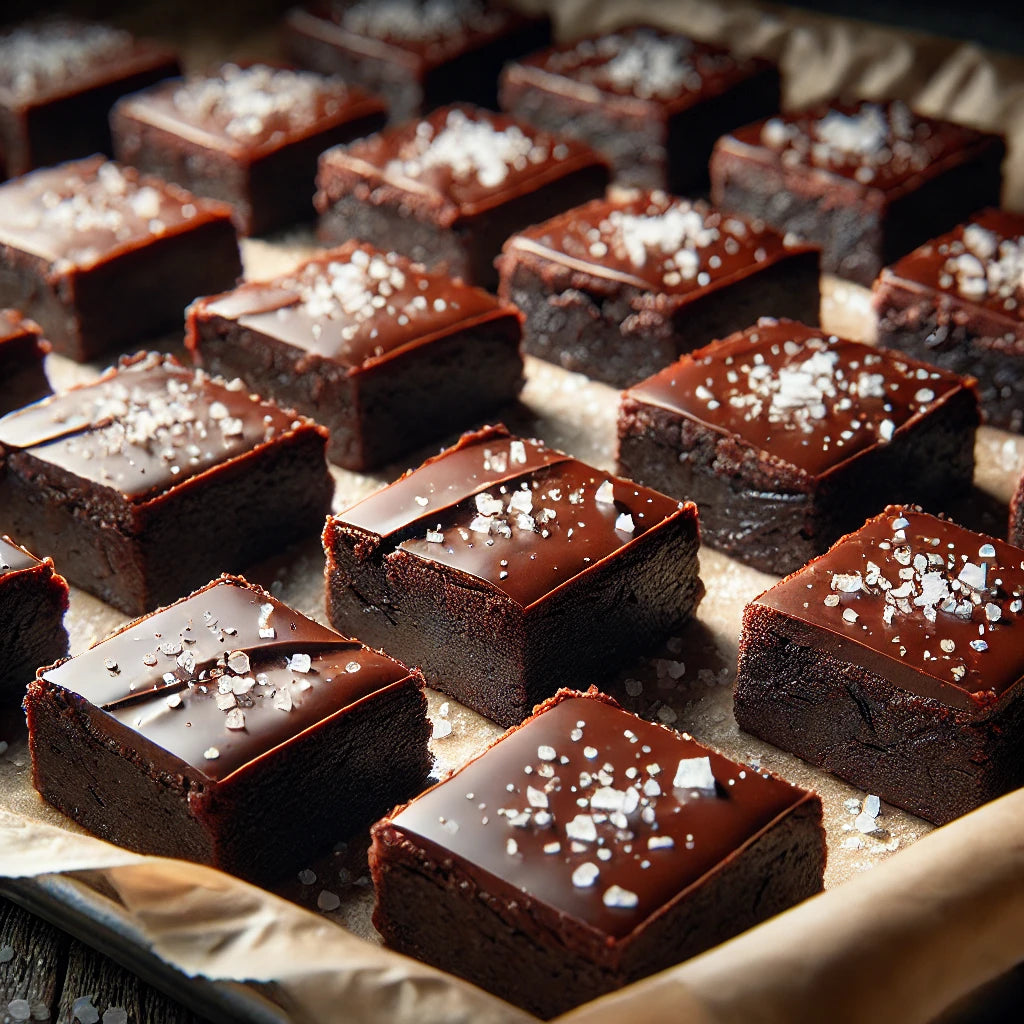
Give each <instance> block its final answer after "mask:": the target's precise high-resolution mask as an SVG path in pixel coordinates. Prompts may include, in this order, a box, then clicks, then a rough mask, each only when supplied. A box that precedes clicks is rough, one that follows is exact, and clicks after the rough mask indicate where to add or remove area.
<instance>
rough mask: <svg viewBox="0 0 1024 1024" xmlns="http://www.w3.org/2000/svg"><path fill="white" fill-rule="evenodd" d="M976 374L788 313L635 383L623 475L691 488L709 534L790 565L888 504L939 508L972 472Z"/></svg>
mask: <svg viewBox="0 0 1024 1024" xmlns="http://www.w3.org/2000/svg"><path fill="white" fill-rule="evenodd" d="M977 426H978V399H977V395H976V393H975V391H974V387H973V384H972V382H969V381H965V380H963V379H962V378H960V377H957V376H956V375H955V374H952V373H949V372H947V371H945V370H939V369H936V368H935V367H933V366H928V365H926V364H925V363H919V362H917V361H916V360H913V359H908V358H904V357H902V356H900V355H898V354H895V353H891V352H884V351H879V350H878V349H876V348H874V347H872V346H869V345H861V344H859V343H858V342H855V341H847V340H846V339H844V338H837V337H835V336H834V335H828V334H824V333H823V332H822V331H820V330H816V329H815V328H813V327H807V326H805V325H804V324H799V323H794V322H793V321H791V320H761V321H759V322H758V324H757V326H755V327H749V328H747V330H745V331H741V332H740V333H738V334H734V335H732V336H731V337H729V338H726V339H725V340H724V341H716V342H713V343H712V344H710V345H708V346H707V347H706V348H702V349H699V350H698V351H696V352H693V353H691V354H690V355H687V356H683V358H682V359H680V360H679V362H677V363H673V364H672V365H671V366H669V367H667V368H666V369H664V370H662V371H661V373H659V374H656V375H655V376H654V377H650V378H648V379H647V380H645V381H642V382H641V383H640V384H637V385H636V386H635V387H632V388H630V389H629V390H628V391H625V392H623V394H622V398H621V404H620V407H619V421H618V435H619V452H618V465H617V467H616V469H617V472H619V473H621V474H622V475H623V476H627V477H629V478H630V479H631V480H636V481H638V482H640V483H643V484H646V485H647V486H648V487H657V488H658V489H659V490H662V491H664V492H665V493H666V494H671V495H673V496H674V497H676V498H690V499H692V500H693V501H695V502H696V503H697V507H698V508H699V509H700V526H701V539H702V540H703V541H704V542H705V543H707V544H710V545H711V546H712V547H715V548H719V549H720V550H722V551H724V552H726V553H727V554H729V555H731V556H732V557H734V558H738V559H739V560H740V561H741V562H745V563H746V564H747V565H751V566H753V567H754V568H755V569H760V570H762V571H763V572H772V573H777V574H779V575H785V574H786V573H790V572H793V571H795V570H796V569H798V568H800V566H802V565H803V564H804V563H805V562H807V561H809V560H810V559H811V558H813V557H814V556H815V555H820V554H821V553H822V552H823V551H825V549H826V548H828V547H829V545H831V544H833V543H834V542H835V541H837V540H838V539H839V538H840V537H841V536H842V535H843V534H844V533H849V532H850V531H851V530H853V529H856V528H857V526H859V525H860V524H861V523H863V522H864V520H865V519H867V518H868V516H870V515H871V514H872V513H874V512H876V511H877V510H878V509H879V508H882V507H883V506H885V505H886V504H888V503H890V502H896V501H913V502H917V503H920V504H925V505H933V506H934V507H935V509H936V510H937V511H939V510H941V509H942V508H943V507H944V506H945V505H946V504H947V503H948V500H949V497H950V495H956V494H960V493H962V492H964V491H966V490H968V489H969V488H970V486H971V480H972V478H973V475H974V433H975V429H976V428H977Z"/></svg>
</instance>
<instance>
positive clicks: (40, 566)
mask: <svg viewBox="0 0 1024 1024" xmlns="http://www.w3.org/2000/svg"><path fill="white" fill-rule="evenodd" d="M67 610H68V585H67V581H66V580H65V579H64V577H63V576H60V575H59V574H58V573H56V572H54V569H53V562H51V561H50V559H48V558H46V559H42V558H36V556H35V555H33V554H32V553H31V552H29V551H26V550H25V549H24V548H23V547H21V546H20V545H19V544H15V543H14V541H12V540H11V538H10V537H0V711H4V710H7V709H9V708H14V707H17V706H18V705H19V704H20V703H21V701H22V699H23V698H24V696H25V689H26V687H27V686H28V684H29V683H30V682H31V681H32V679H33V677H34V676H35V674H36V669H37V668H38V667H39V666H40V665H48V664H50V662H52V661H56V660H57V659H58V658H63V657H64V656H65V655H66V654H67V653H68V634H67V631H66V630H65V629H64V613H65V612H66V611H67Z"/></svg>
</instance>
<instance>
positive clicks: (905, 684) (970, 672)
mask: <svg viewBox="0 0 1024 1024" xmlns="http://www.w3.org/2000/svg"><path fill="white" fill-rule="evenodd" d="M1022 609H1024V550H1021V549H1020V548H1015V547H1011V546H1010V545H1009V544H1006V543H1005V542H1003V541H1000V540H995V539H994V538H991V537H986V536H985V535H984V534H978V533H973V532H971V531H970V530H965V529H964V528H962V527H960V526H957V525H956V524H955V523H951V522H949V521H947V520H944V519H937V518H935V517H934V516H930V515H927V514H925V513H923V512H920V511H918V510H916V509H913V508H907V507H901V506H890V507H889V508H887V509H886V510H885V512H883V513H882V514H881V515H879V516H877V517H875V518H874V519H870V520H868V522H867V523H865V524H864V526H862V527H861V529H859V530H857V531H856V533H852V534H850V535H849V536H847V537H844V538H843V539H842V540H840V541H839V542H838V543H837V544H835V545H834V546H833V547H832V548H831V549H830V550H829V551H828V552H827V553H826V554H824V555H822V556H821V557H820V558H817V559H815V560H814V561H813V562H811V563H810V564H809V565H807V566H806V567H804V568H803V569H801V570H799V571H798V572H795V573H794V574H793V575H792V576H789V577H787V578H786V579H784V580H782V582H781V583H778V584H776V585H775V586H774V587H772V588H771V589H770V590H766V591H765V592H764V593H763V594H762V595H761V596H760V597H758V598H756V599H755V600H754V601H752V602H751V603H750V604H749V605H748V606H747V608H746V611H745V612H744V616H743V632H742V635H741V637H740V657H739V673H738V676H737V679H736V692H735V710H736V721H737V722H738V723H739V725H740V728H741V729H745V730H746V731H747V732H750V733H753V734H754V735H755V736H760V737H761V738H762V739H765V740H767V741H768V742H769V743H774V744H775V745H776V746H777V747H781V748H782V749H783V750H789V751H791V752H792V753H794V754H796V755H797V756H798V757H801V758H803V759H804V760H805V761H809V762H810V763H811V764H814V765H817V766H818V767H819V768H824V769H826V770H827V771H830V772H833V773H834V774H836V775H838V776H839V777H840V778H843V779H846V780H847V781H848V782H850V783H852V784H853V785H854V786H857V787H858V788H860V789H865V790H868V791H869V792H871V793H877V794H878V795H879V796H880V797H881V798H882V799H883V800H886V801H888V802H889V803H892V804H895V805H896V806H897V807H903V808H905V809H906V810H908V811H911V812H912V813H913V814H918V815H920V816H921V817H922V818H926V819H927V820H928V821H932V822H934V823H935V824H937V825H941V824H944V823H945V822H947V821H951V820H952V819H953V818H956V817H958V816H959V815H961V814H966V813H967V812H968V811H970V810H973V809H974V808H975V807H977V806H978V805H979V804H982V803H985V802H986V801H987V800H991V799H993V798H994V797H997V796H999V795H1001V794H1002V793H1005V792H1007V791H1008V790H1011V789H1015V788H1017V787H1018V786H1020V785H1022V784H1024V700H1021V681H1022V679H1024V645H1022V644H1021V642H1020V637H1021V631H1022V630H1024V620H1022V617H1021V613H1022Z"/></svg>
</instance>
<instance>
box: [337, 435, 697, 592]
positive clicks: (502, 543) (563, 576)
mask: <svg viewBox="0 0 1024 1024" xmlns="http://www.w3.org/2000/svg"><path fill="white" fill-rule="evenodd" d="M681 508H682V509H685V510H688V511H689V514H691V515H695V514H696V512H695V509H694V507H693V505H692V504H688V505H686V506H681V505H680V504H679V503H678V502H676V501H674V500H673V499H671V498H668V497H666V496H665V495H663V494H659V493H658V492H657V491H652V490H649V489H648V488H646V487H641V486H640V485H638V484H634V483H632V482H630V481H627V480H622V479H619V478H617V477H611V476H609V475H608V474H605V473H601V472H599V471H598V470H596V469H594V468H592V467H591V466H587V465H586V464H584V463H582V462H578V461H577V460H575V459H572V458H570V457H569V456H566V455H562V454H561V453H559V452H553V451H551V450H550V449H547V448H545V447H544V446H543V445H542V444H541V442H540V441H537V440H525V439H520V438H515V437H511V436H509V435H508V433H507V432H506V431H505V430H504V429H503V428H487V429H485V430H482V431H479V432H478V433H476V434H469V435H466V436H465V437H463V438H462V440H461V441H460V442H459V444H458V445H457V446H456V447H455V448H453V449H449V450H448V451H446V452H443V453H442V454H441V455H439V456H437V457H435V458H434V459H431V460H430V461H428V462H427V463H425V464H424V465H423V466H421V467H420V468H419V469H416V470H413V471H412V472H411V473H407V474H406V475H405V476H403V477H401V478H400V479H399V480H397V481H396V482H395V483H394V484H392V485H391V486H390V487H386V488H385V489H384V490H382V491H378V492H377V493H376V494H374V495H371V496H370V497H369V498H366V499H365V500H364V501H361V502H359V504H357V505H354V506H353V507H352V508H350V509H348V510H347V511H345V512H343V513H341V514H340V516H338V518H337V522H339V523H340V524H342V525H344V526H348V527H350V528H352V527H354V528H356V529H358V530H363V531H365V532H367V533H369V534H371V535H374V536H376V537H378V538H380V539H381V540H385V539H386V540H388V542H389V543H390V544H391V546H392V547H397V548H399V549H400V550H402V551H404V552H407V553H409V554H412V555H415V556H416V557H418V558H423V559H426V560H428V561H433V562H439V563H441V564H443V565H447V566H450V567H452V568H454V569H457V570H459V571H461V572H463V573H466V574H468V575H470V576H473V577H476V578H477V579H481V580H484V581H486V582H488V583H490V584H491V585H493V586H494V587H496V588H497V589H498V590H500V591H502V592H503V593H505V594H506V595H508V596H509V597H511V598H512V599H513V600H514V601H517V602H518V603H519V604H521V605H523V606H524V607H526V606H529V605H531V604H534V603H536V602H537V601H539V600H540V599H541V598H543V597H545V596H546V595H547V594H549V593H550V592H551V591H553V590H555V589H556V588H557V587H559V586H560V585H561V584H563V583H565V582H567V581H568V580H570V579H572V578H573V577H574V576H577V575H579V574H580V573H581V572H585V571H586V570H588V569H590V568H593V567H594V566H596V565H597V564H598V563H600V562H601V561H602V560H603V559H604V558H606V557H607V556H609V555H611V554H613V553H615V552H616V551H618V550H619V549H621V548H623V547H625V546H626V545H628V544H629V543H630V542H631V541H632V540H634V538H637V537H640V536H642V535H643V534H644V533H646V532H647V531H648V530H651V529H653V528H655V527H657V526H658V525H660V524H661V523H663V522H664V521H665V520H666V519H668V518H669V517H670V516H673V515H675V514H677V513H678V512H679V511H680V509H681Z"/></svg>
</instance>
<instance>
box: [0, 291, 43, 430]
mask: <svg viewBox="0 0 1024 1024" xmlns="http://www.w3.org/2000/svg"><path fill="white" fill-rule="evenodd" d="M49 351H50V346H49V343H48V342H46V341H44V340H43V332H42V330H41V329H40V327H39V325H38V324H37V323H34V322H33V321H31V320H26V319H25V317H23V316H22V315H21V314H20V313H19V312H18V311H17V310H15V309H0V416H3V415H4V414H5V413H9V412H10V411H11V410H12V409H20V408H21V407H22V406H23V405H28V404H29V403H30V402H34V401H35V400H36V399H37V398H42V397H43V395H48V394H49V393H50V382H49V381H48V380H47V379H46V367H45V360H46V353H47V352H49Z"/></svg>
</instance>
